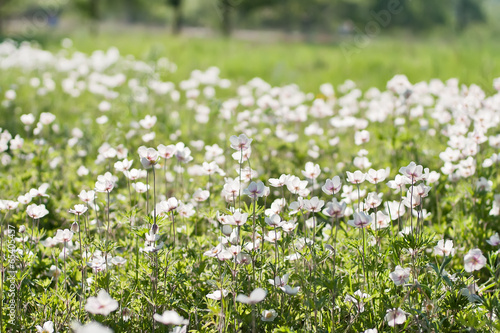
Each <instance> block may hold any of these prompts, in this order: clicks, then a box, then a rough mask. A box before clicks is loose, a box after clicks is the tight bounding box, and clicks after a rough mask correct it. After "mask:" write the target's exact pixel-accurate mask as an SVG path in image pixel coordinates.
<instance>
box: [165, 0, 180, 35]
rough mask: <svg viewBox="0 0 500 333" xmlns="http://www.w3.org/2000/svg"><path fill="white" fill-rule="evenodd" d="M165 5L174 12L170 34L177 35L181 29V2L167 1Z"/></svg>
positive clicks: (175, 0)
mask: <svg viewBox="0 0 500 333" xmlns="http://www.w3.org/2000/svg"><path fill="white" fill-rule="evenodd" d="M167 5H169V6H170V7H172V9H173V10H174V19H173V21H172V33H173V34H175V35H177V34H179V33H180V32H181V29H182V0H167Z"/></svg>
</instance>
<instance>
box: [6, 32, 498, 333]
mask: <svg viewBox="0 0 500 333" xmlns="http://www.w3.org/2000/svg"><path fill="white" fill-rule="evenodd" d="M39 42H40V45H38V44H37V43H29V42H22V43H16V42H12V41H8V40H7V41H4V42H2V43H1V44H0V71H1V72H0V73H1V77H0V103H1V104H0V110H1V114H2V116H3V117H1V119H0V127H1V128H2V130H1V132H0V151H1V155H0V172H1V177H0V189H1V193H2V194H1V199H2V200H1V201H0V210H1V231H0V235H1V244H0V248H1V257H2V267H1V270H2V272H3V275H2V288H0V291H1V293H2V295H1V297H0V298H1V299H2V300H3V302H2V303H1V309H0V312H1V314H2V315H1V320H2V321H1V323H0V326H1V327H2V332H44V333H53V332H79V333H81V332H88V333H101V332H103V333H104V332H105V333H108V332H176V333H180V332H367V333H369V332H371V333H373V332H495V331H498V330H500V324H499V322H498V316H499V315H500V303H499V299H498V294H499V292H500V289H499V285H498V277H499V274H500V263H499V253H498V249H499V246H500V236H499V235H498V232H499V231H500V226H499V223H498V222H499V221H498V219H499V217H498V216H499V215H500V193H499V190H498V184H499V181H500V177H499V163H500V156H499V155H498V154H499V148H500V131H499V123H500V93H499V91H500V79H497V77H500V74H499V72H500V71H499V68H498V66H499V65H498V64H499V62H498V61H497V60H498V57H499V54H500V53H499V52H498V50H499V49H500V44H499V45H497V44H495V43H494V42H491V43H482V42H481V41H480V40H478V38H475V39H474V38H472V37H465V38H464V39H460V40H455V41H442V40H435V41H430V42H429V41H428V42H424V41H420V40H407V41H402V40H400V41H398V42H394V41H391V40H389V39H384V38H382V37H380V38H379V39H377V40H374V41H373V42H372V43H370V45H368V46H367V47H366V48H363V49H361V50H360V52H359V53H356V54H354V55H352V56H351V57H349V58H346V57H345V54H344V53H343V52H342V50H341V48H340V47H339V45H319V44H318V45H308V44H300V43H264V42H249V41H241V40H240V41H238V40H224V39H196V38H189V39H188V38H185V37H172V36H165V37H161V36H158V35H154V34H151V33H144V32H140V31H139V32H133V33H131V34H130V35H123V34H114V33H106V34H102V35H99V36H96V37H93V38H91V37H89V36H88V35H86V34H85V33H82V34H78V33H73V34H72V35H71V39H67V38H66V39H63V40H62V41H61V40H60V39H58V38H49V39H43V38H40V39H39ZM110 45H114V46H115V47H110ZM474 46H475V47H474Z"/></svg>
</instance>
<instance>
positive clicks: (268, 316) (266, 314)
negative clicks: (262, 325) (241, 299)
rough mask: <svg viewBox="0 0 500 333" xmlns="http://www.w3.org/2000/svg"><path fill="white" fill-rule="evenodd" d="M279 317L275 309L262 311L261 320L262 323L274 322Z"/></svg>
mask: <svg viewBox="0 0 500 333" xmlns="http://www.w3.org/2000/svg"><path fill="white" fill-rule="evenodd" d="M277 316H278V313H277V312H276V311H275V310H273V309H271V310H264V311H262V317H261V318H260V319H261V320H262V321H273V320H274V319H275V318H276V317H277Z"/></svg>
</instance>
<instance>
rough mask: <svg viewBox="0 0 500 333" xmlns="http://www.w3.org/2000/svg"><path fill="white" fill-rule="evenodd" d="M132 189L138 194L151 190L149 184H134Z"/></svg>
mask: <svg viewBox="0 0 500 333" xmlns="http://www.w3.org/2000/svg"><path fill="white" fill-rule="evenodd" d="M132 187H133V188H134V190H135V191H136V192H137V193H146V192H147V191H148V190H149V188H150V186H149V184H148V185H146V184H144V183H143V182H137V183H132Z"/></svg>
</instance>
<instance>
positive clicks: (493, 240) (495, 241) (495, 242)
mask: <svg viewBox="0 0 500 333" xmlns="http://www.w3.org/2000/svg"><path fill="white" fill-rule="evenodd" d="M486 243H488V244H490V245H491V246H499V245H500V237H498V232H495V234H494V235H493V236H491V237H490V239H488V240H486Z"/></svg>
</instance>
